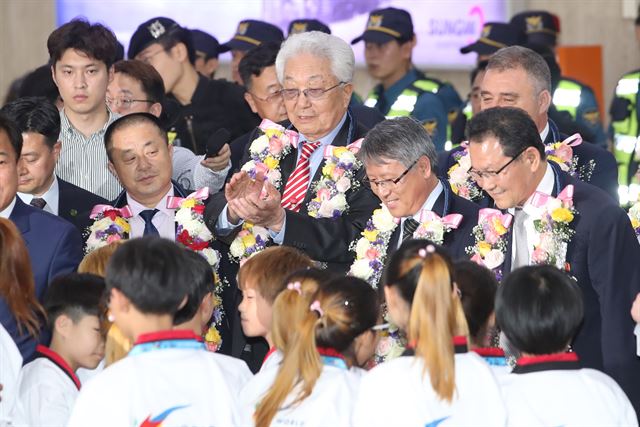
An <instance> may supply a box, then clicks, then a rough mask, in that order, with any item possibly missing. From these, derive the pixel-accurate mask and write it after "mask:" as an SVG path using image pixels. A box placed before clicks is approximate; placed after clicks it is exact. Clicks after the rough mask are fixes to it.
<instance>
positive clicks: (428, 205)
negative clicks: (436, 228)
mask: <svg viewBox="0 0 640 427" xmlns="http://www.w3.org/2000/svg"><path fill="white" fill-rule="evenodd" d="M443 190H444V188H443V187H442V183H441V182H440V180H438V184H437V185H436V186H435V188H434V189H433V191H432V192H431V194H429V197H427V200H425V201H424V204H423V205H422V207H421V208H420V209H418V212H416V213H414V214H413V215H412V216H411V218H413V219H415V220H416V221H418V223H420V222H421V221H420V214H421V213H422V211H425V210H427V211H431V210H433V205H435V203H436V200H438V197H440V194H441V193H442V191H443ZM407 218H408V217H405V218H402V219H401V220H400V237H399V238H398V247H400V245H402V230H403V228H402V227H403V226H404V221H405V220H406V219H407Z"/></svg>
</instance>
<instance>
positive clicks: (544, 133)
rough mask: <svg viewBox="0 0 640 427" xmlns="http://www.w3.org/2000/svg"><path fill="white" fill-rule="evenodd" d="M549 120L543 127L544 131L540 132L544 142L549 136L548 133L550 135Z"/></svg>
mask: <svg viewBox="0 0 640 427" xmlns="http://www.w3.org/2000/svg"><path fill="white" fill-rule="evenodd" d="M549 130H550V129H549V122H547V124H546V125H545V126H544V129H542V132H540V139H541V140H542V142H544V140H545V139H546V138H547V135H549Z"/></svg>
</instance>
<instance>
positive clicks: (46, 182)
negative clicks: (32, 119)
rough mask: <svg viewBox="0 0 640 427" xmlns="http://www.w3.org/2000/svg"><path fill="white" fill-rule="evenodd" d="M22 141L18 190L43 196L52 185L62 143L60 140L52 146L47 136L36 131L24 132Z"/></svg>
mask: <svg viewBox="0 0 640 427" xmlns="http://www.w3.org/2000/svg"><path fill="white" fill-rule="evenodd" d="M22 141H23V143H22V154H21V155H20V162H19V163H18V173H19V181H18V191H20V192H22V193H28V194H33V195H36V196H41V195H43V194H44V193H45V192H46V191H47V190H48V189H49V187H50V186H51V183H52V181H53V170H54V168H55V167H56V162H57V161H58V156H59V155H60V148H61V146H62V144H61V143H60V141H58V142H57V143H56V144H55V145H54V146H53V147H50V146H49V144H47V140H46V138H45V136H44V135H42V134H40V133H36V132H25V133H23V134H22Z"/></svg>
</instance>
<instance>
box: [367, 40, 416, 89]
mask: <svg viewBox="0 0 640 427" xmlns="http://www.w3.org/2000/svg"><path fill="white" fill-rule="evenodd" d="M412 47H413V45H412V44H411V43H410V42H407V43H404V44H400V43H398V42H397V41H396V40H391V41H388V42H387V43H384V44H378V43H373V42H365V45H364V59H365V61H366V62H367V70H368V71H369V74H371V77H373V78H375V79H377V80H386V79H389V78H391V77H392V76H394V75H396V74H399V73H402V74H404V73H405V72H406V66H405V63H406V61H408V60H410V59H411V50H412Z"/></svg>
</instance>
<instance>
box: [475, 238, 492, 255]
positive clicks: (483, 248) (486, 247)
mask: <svg viewBox="0 0 640 427" xmlns="http://www.w3.org/2000/svg"><path fill="white" fill-rule="evenodd" d="M489 251H491V244H490V243H487V242H484V241H483V242H478V252H480V256H482V257H484V256H486V255H487V254H488V253H489Z"/></svg>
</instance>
